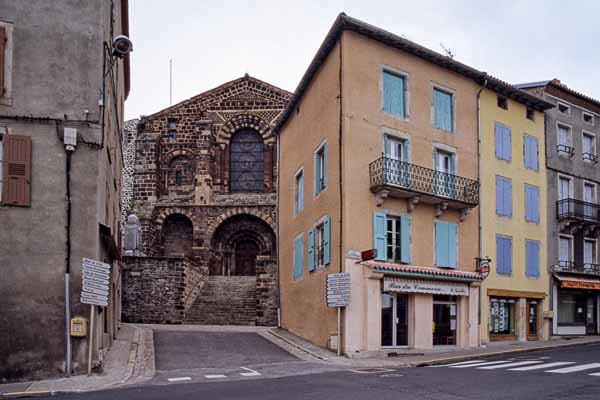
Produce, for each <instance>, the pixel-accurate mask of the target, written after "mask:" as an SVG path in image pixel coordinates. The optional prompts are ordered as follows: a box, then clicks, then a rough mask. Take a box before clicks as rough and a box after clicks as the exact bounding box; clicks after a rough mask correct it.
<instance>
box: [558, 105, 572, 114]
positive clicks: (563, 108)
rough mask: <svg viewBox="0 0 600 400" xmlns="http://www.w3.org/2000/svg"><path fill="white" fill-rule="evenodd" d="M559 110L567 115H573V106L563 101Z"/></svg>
mask: <svg viewBox="0 0 600 400" xmlns="http://www.w3.org/2000/svg"><path fill="white" fill-rule="evenodd" d="M558 111H560V112H561V113H563V114H566V115H571V107H569V106H567V105H564V104H562V103H558Z"/></svg>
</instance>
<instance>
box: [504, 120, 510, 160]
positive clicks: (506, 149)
mask: <svg viewBox="0 0 600 400" xmlns="http://www.w3.org/2000/svg"><path fill="white" fill-rule="evenodd" d="M502 130H503V131H504V134H503V141H502V143H503V147H504V149H503V153H504V159H505V160H508V161H510V159H511V154H510V153H511V151H510V129H509V128H507V127H503V128H502Z"/></svg>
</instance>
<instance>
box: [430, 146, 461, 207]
mask: <svg viewBox="0 0 600 400" xmlns="http://www.w3.org/2000/svg"><path fill="white" fill-rule="evenodd" d="M435 171H436V174H435V178H434V184H435V192H436V193H437V194H440V195H442V196H446V197H454V193H455V184H456V182H455V179H454V155H453V154H452V153H447V152H445V151H440V150H436V152H435Z"/></svg>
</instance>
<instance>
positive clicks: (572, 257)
mask: <svg viewBox="0 0 600 400" xmlns="http://www.w3.org/2000/svg"><path fill="white" fill-rule="evenodd" d="M561 239H568V240H569V259H568V260H561V259H560V240H561ZM573 247H574V236H573V235H565V234H562V233H561V234H559V235H558V263H559V265H560V262H561V261H565V262H569V263H572V262H573V261H574V260H575V254H574V253H575V252H574V249H573Z"/></svg>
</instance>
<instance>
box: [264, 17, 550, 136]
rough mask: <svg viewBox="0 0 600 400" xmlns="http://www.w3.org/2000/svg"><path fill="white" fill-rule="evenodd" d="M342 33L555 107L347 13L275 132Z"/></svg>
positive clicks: (506, 93) (544, 106) (545, 106)
mask: <svg viewBox="0 0 600 400" xmlns="http://www.w3.org/2000/svg"><path fill="white" fill-rule="evenodd" d="M343 31H352V32H356V33H359V34H361V35H364V36H366V37H368V38H371V39H373V40H377V41H379V42H381V43H384V44H386V45H388V46H391V47H394V48H397V49H399V50H403V51H405V52H407V53H410V54H412V55H414V56H417V57H420V58H422V59H424V60H427V61H430V62H432V63H434V64H437V65H439V66H441V67H444V68H447V69H449V70H451V71H454V72H456V73H459V74H461V75H463V76H466V77H467V78H470V79H472V80H474V81H475V82H477V83H479V84H480V85H485V86H486V87H488V88H490V89H492V90H494V91H496V92H498V93H500V94H502V95H503V96H506V97H509V98H511V99H513V100H516V101H518V102H520V103H523V104H525V105H526V106H527V107H530V108H533V109H536V110H538V111H545V110H547V109H550V108H552V107H554V106H553V105H552V104H550V103H548V102H546V101H544V100H542V99H540V98H538V97H536V96H533V95H531V94H529V93H527V92H524V91H522V90H520V89H518V88H516V87H514V86H512V85H510V84H509V83H507V82H504V81H502V80H500V79H498V78H495V77H493V76H491V75H489V74H487V73H485V72H482V71H479V70H477V69H475V68H472V67H470V66H468V65H466V64H463V63H461V62H459V61H456V60H454V59H453V58H450V57H448V56H445V55H442V54H440V53H437V52H435V51H433V50H430V49H428V48H426V47H423V46H421V45H419V44H417V43H414V42H412V41H410V40H408V39H405V38H403V37H401V36H398V35H395V34H393V33H391V32H388V31H385V30H383V29H380V28H377V27H375V26H373V25H370V24H368V23H366V22H363V21H360V20H358V19H356V18H352V17H350V16H348V15H346V14H345V13H341V14H339V15H338V17H337V18H336V20H335V22H334V23H333V25H332V27H331V29H330V30H329V32H328V33H327V36H326V37H325V40H323V43H322V44H321V47H319V50H318V51H317V54H316V55H315V57H314V58H313V60H312V62H311V63H310V65H309V67H308V69H307V70H306V72H305V73H304V76H303V77H302V79H301V80H300V83H299V84H298V87H297V88H296V91H295V92H294V95H293V97H292V99H291V100H290V102H289V104H288V106H287V108H286V109H285V110H284V112H283V113H282V115H281V117H280V119H279V121H278V122H277V124H276V126H275V129H274V131H275V132H276V133H278V132H279V130H280V129H281V128H283V126H284V125H285V123H286V122H287V120H288V119H289V117H290V115H291V113H292V111H293V110H294V109H296V107H297V105H298V103H299V102H300V100H301V99H302V97H303V95H304V93H305V91H306V89H307V88H308V85H309V84H310V82H311V81H312V79H313V78H314V76H315V75H316V74H317V72H318V71H319V69H320V68H321V65H323V63H324V62H325V59H326V58H327V57H328V56H329V53H330V52H331V50H332V49H333V48H334V47H335V45H336V43H337V41H338V39H339V38H340V36H341V34H342V32H343Z"/></svg>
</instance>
